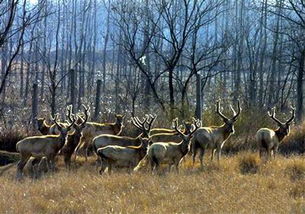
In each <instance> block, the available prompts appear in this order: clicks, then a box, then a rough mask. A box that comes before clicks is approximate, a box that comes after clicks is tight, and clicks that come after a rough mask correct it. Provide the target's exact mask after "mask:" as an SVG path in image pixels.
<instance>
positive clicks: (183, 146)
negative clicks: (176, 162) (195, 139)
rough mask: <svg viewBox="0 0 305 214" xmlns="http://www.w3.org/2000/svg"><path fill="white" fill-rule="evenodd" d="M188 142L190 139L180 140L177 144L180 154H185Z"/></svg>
mask: <svg viewBox="0 0 305 214" xmlns="http://www.w3.org/2000/svg"><path fill="white" fill-rule="evenodd" d="M189 143H190V140H182V142H181V143H180V144H179V148H180V152H181V153H182V155H183V156H184V155H186V154H187V153H188V151H189Z"/></svg>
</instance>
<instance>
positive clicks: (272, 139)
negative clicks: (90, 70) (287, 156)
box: [256, 107, 295, 158]
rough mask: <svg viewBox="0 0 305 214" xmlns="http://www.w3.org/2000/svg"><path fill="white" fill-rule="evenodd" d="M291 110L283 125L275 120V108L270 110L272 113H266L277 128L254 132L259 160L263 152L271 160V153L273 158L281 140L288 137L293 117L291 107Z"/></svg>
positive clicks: (293, 112) (293, 111)
mask: <svg viewBox="0 0 305 214" xmlns="http://www.w3.org/2000/svg"><path fill="white" fill-rule="evenodd" d="M291 109H292V111H291V117H290V118H289V119H288V120H286V122H284V123H283V122H281V121H280V120H279V119H277V118H276V116H275V108H273V109H272V110H273V112H272V113H271V112H269V111H268V116H269V117H270V118H271V119H272V120H273V121H275V122H276V124H277V125H278V128H277V129H276V130H273V129H269V128H261V129H259V130H258V131H257V132H256V141H257V145H258V147H259V156H260V158H262V153H263V151H264V150H266V152H267V157H268V158H271V156H272V155H271V153H273V157H274V158H275V154H276V152H277V150H278V147H279V145H280V144H281V142H282V140H283V139H284V138H285V137H286V136H288V135H289V132H290V124H291V122H292V121H293V120H294V117H295V110H294V108H293V107H291Z"/></svg>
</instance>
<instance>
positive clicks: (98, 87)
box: [93, 80, 102, 121]
mask: <svg viewBox="0 0 305 214" xmlns="http://www.w3.org/2000/svg"><path fill="white" fill-rule="evenodd" d="M101 88H102V80H97V84H96V97H95V110H94V118H93V119H94V120H95V121H97V119H98V115H99V113H100V111H101V108H100V103H101Z"/></svg>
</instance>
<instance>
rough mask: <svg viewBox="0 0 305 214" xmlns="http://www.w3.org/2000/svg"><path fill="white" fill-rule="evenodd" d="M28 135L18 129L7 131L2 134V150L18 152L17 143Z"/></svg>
mask: <svg viewBox="0 0 305 214" xmlns="http://www.w3.org/2000/svg"><path fill="white" fill-rule="evenodd" d="M26 136H27V134H26V133H25V132H22V131H19V130H17V129H9V130H8V129H6V130H4V131H2V132H1V133H0V150H5V151H9V152H16V143H17V142H18V141H19V140H21V139H23V138H25V137H26Z"/></svg>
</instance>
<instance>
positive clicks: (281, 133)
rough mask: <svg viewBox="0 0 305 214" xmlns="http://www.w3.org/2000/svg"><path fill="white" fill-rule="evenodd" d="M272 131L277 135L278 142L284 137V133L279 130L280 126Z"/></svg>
mask: <svg viewBox="0 0 305 214" xmlns="http://www.w3.org/2000/svg"><path fill="white" fill-rule="evenodd" d="M274 132H275V135H276V137H277V139H278V141H279V142H281V141H282V140H283V139H284V137H285V136H286V134H284V133H283V132H282V131H281V130H280V128H278V129H277V130H275V131H274Z"/></svg>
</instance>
